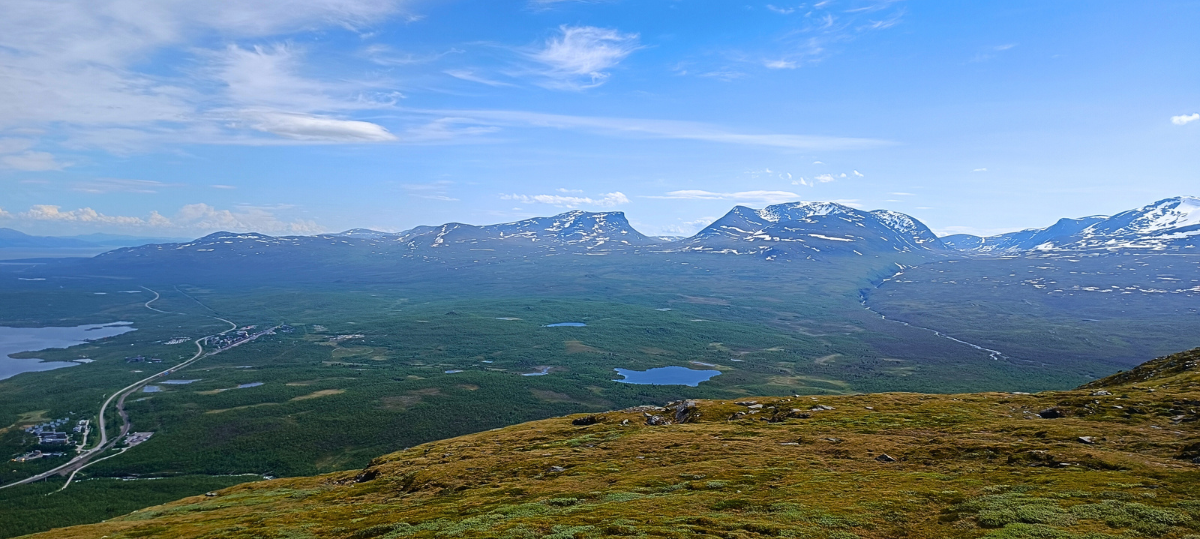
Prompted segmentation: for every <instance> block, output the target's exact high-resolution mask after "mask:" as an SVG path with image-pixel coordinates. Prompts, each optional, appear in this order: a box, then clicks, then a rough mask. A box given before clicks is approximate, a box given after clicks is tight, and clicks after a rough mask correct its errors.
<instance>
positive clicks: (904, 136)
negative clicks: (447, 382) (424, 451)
mask: <svg viewBox="0 0 1200 539" xmlns="http://www.w3.org/2000/svg"><path fill="white" fill-rule="evenodd" d="M0 3H2V5H3V11H4V13H5V15H4V16H3V17H0V227H9V228H15V229H18V230H21V231H24V232H27V233H31V234H45V235H69V234H84V233H93V232H104V233H116V234H130V235H139V236H163V237H184V236H186V237H192V236H200V235H203V234H205V233H209V232H213V231H216V230H231V231H258V232H263V233H267V234H277V235H279V234H313V233H320V232H338V231H341V230H346V229H350V228H358V227H363V228H373V229H377V230H385V231H400V230H405V229H408V228H411V227H413V226H417V225H433V224H441V223H446V222H465V223H471V224H490V223H499V222H509V221H514V220H519V219H523V218H527V217H532V216H544V215H553V214H557V213H562V212H564V211H569V210H574V209H582V210H588V211H623V212H625V214H626V215H627V216H628V218H629V220H630V222H631V223H632V224H633V225H634V226H635V227H636V228H637V229H639V230H640V231H642V232H644V233H647V234H655V235H690V234H692V233H694V232H696V231H697V230H699V229H700V228H702V227H703V226H705V225H707V224H708V223H710V222H711V221H713V220H715V219H716V218H718V217H720V216H721V215H723V214H724V213H726V212H727V211H729V209H731V208H732V207H733V206H734V205H745V206H750V207H754V208H761V207H763V206H765V205H768V204H774V203H780V202H788V201H797V200H807V201H836V202H840V203H843V204H847V205H850V206H852V207H856V208H861V209H867V210H871V209H891V210H896V211H900V212H904V213H908V214H910V215H912V216H914V217H916V218H918V219H920V220H921V221H923V222H924V223H926V224H927V225H929V226H930V227H931V228H932V229H933V230H934V231H935V232H937V233H939V234H949V233H973V234H981V235H989V234H996V233H1000V232H1006V231H1011V230H1018V229H1022V228H1029V227H1043V226H1047V225H1049V224H1051V223H1053V222H1054V221H1055V220H1057V219H1058V218H1060V217H1079V216H1085V215H1097V214H1113V213H1116V212H1120V211H1123V210H1127V209H1132V208H1135V207H1139V206H1142V205H1145V204H1149V203H1151V202H1154V201H1156V200H1159V199H1163V198H1167V197H1172V196H1180V195H1200V70H1198V69H1197V66H1200V27H1198V26H1197V25H1196V21H1197V20H1200V3H1198V2H1194V1H1170V0H1164V1H1156V2H1144V3H1136V4H1130V3H1128V2H1112V1H1101V0H1098V1H1090V0H1089V1H1083V0H1062V1H1055V2H1045V1H1041V0H1039V1H1022V0H1005V1H980V2H945V1H917V0H824V1H819V2H815V3H814V2H803V3H798V2H786V1H782V0H771V2H757V1H748V2H719V1H699V0H637V1H635V0H591V1H585V0H512V1H505V0H491V1H487V2H466V1H454V0H237V1H230V0H213V1H208V2H198V1H195V0H190V1H189V0H155V1H146V0H143V1H136V0H61V1H56V2H52V3H47V2H44V1H42V0H3V1H2V2H0Z"/></svg>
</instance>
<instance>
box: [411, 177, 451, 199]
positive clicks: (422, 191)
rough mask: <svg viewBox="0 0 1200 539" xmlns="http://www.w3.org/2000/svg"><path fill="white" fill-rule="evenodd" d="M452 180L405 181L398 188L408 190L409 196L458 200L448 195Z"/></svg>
mask: <svg viewBox="0 0 1200 539" xmlns="http://www.w3.org/2000/svg"><path fill="white" fill-rule="evenodd" d="M451 185H454V182H451V181H446V180H440V181H436V182H430V183H406V184H404V185H401V186H400V188H401V189H404V190H405V191H407V192H408V194H409V196H414V197H417V198H424V199H426V200H441V201H443V202H458V199H457V198H454V197H452V196H450V194H449V192H448V190H449V188H450V186H451Z"/></svg>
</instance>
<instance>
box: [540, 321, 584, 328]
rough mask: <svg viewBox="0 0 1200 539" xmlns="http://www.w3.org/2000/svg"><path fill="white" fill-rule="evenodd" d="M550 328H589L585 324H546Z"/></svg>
mask: <svg viewBox="0 0 1200 539" xmlns="http://www.w3.org/2000/svg"><path fill="white" fill-rule="evenodd" d="M546 327H548V328H582V327H587V324H584V323H583V322H559V323H557V324H546Z"/></svg>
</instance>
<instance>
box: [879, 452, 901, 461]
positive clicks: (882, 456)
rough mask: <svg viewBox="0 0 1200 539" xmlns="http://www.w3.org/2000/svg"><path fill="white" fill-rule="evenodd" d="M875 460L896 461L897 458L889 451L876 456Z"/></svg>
mask: <svg viewBox="0 0 1200 539" xmlns="http://www.w3.org/2000/svg"><path fill="white" fill-rule="evenodd" d="M875 460H877V461H879V462H896V459H894V458H892V457H891V456H890V455H888V454H887V453H881V454H880V455H879V456H878V457H875Z"/></svg>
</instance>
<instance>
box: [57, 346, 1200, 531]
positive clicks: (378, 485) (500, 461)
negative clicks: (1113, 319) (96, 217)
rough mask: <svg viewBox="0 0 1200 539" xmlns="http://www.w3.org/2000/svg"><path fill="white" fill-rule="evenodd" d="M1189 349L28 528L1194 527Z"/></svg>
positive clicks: (621, 419)
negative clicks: (1088, 378) (1059, 377)
mask: <svg viewBox="0 0 1200 539" xmlns="http://www.w3.org/2000/svg"><path fill="white" fill-rule="evenodd" d="M1198 411H1200V349H1197V350H1192V351H1190V352H1185V353H1181V354H1176V355H1173V356H1168V357H1165V358H1160V359H1157V360H1154V361H1151V362H1149V363H1147V364H1145V365H1142V366H1140V367H1138V368H1137V369H1135V370H1133V371H1130V372H1127V373H1121V374H1118V375H1115V376H1113V377H1110V378H1107V379H1104V380H1099V381H1096V382H1093V383H1090V384H1088V385H1087V386H1085V387H1082V388H1080V389H1077V390H1074V391H1062V392H1047V393H1041V394H1036V395H1025V394H1008V393H979V394H963V395H922V394H910V393H887V394H873V395H854V396H837V397H829V396H821V397H808V396H804V397H791V398H779V397H772V398H760V399H747V400H741V401H738V402H732V401H683V402H678V403H672V404H670V405H668V406H666V407H662V408H660V407H650V406H647V407H641V408H637V409H627V410H623V411H619V412H610V413H604V414H599V415H595V416H587V415H576V416H571V417H566V418H556V419H549V420H544V421H536V422H532V423H525V424H521V425H516V426H513V427H508V428H504V429H498V430H494V431H489V432H484V433H480V434H474V435H469V436H462V437H458V438H453V439H449V440H445V441H440V442H434V443H429V444H424V445H421V446H417V447H414V448H410V449H407V450H404V451H401V452H398V453H393V454H390V455H386V456H383V457H380V458H378V459H376V460H375V461H374V462H373V463H372V464H371V465H370V466H369V467H368V468H366V469H364V470H360V471H354V472H344V473H335V474H328V475H323V476H317V477H310V478H295V479H280V480H274V481H264V482H257V483H249V484H245V485H241V486H237V487H232V488H229V489H225V490H222V491H218V492H215V493H212V494H211V495H209V496H198V497H193V498H187V499H184V500H181V501H178V502H175V503H172V504H168V505H164V506H159V507H153V508H150V509H146V510H143V511H140V512H136V513H134V514H131V515H128V516H125V517H122V518H118V519H113V520H111V521H108V522H104V523H100V524H94V525H89V526H80V527H75V528H66V529H60V530H55V531H53V532H49V533H46V534H42V535H40V536H39V537H55V538H70V537H89V538H90V537H101V536H106V537H109V538H114V539H115V538H120V537H280V538H283V537H352V538H371V537H388V538H393V537H451V536H453V537H562V538H566V537H600V536H661V537H839V538H850V537H902V536H903V537H980V536H988V537H1039V538H1041V537H1052V538H1058V537H1063V538H1068V537H1115V536H1121V537H1129V536H1134V537H1140V536H1161V537H1196V535H1195V534H1198V533H1200V466H1198V465H1197V464H1198V463H1200V429H1198V428H1197V426H1198V425H1200V424H1198V423H1197V418H1198Z"/></svg>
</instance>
